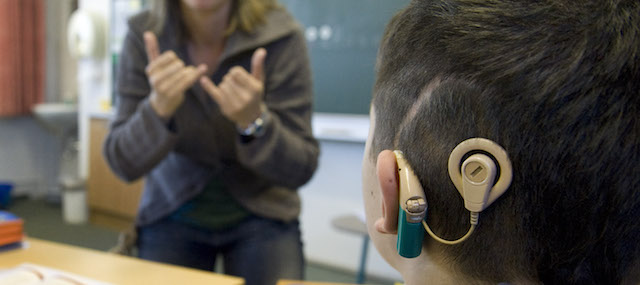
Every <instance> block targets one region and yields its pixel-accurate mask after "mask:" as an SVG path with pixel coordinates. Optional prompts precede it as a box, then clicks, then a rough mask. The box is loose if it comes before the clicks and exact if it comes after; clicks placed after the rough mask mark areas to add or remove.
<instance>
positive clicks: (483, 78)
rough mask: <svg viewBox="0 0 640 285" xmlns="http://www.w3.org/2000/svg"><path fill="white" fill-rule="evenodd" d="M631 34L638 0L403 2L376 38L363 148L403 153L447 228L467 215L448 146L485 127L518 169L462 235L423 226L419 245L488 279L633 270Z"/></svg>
mask: <svg viewBox="0 0 640 285" xmlns="http://www.w3.org/2000/svg"><path fill="white" fill-rule="evenodd" d="M639 47H640V2H638V1H636V0H628V1H624V0H617V1H616V0H600V1H596V0H581V1H560V0H541V1H515V0H490V1H485V0H440V1H434V0H414V1H412V2H411V3H410V4H409V6H408V7H407V8H406V9H404V10H402V11H400V12H399V13H398V14H397V15H396V16H395V17H394V18H393V19H392V21H391V22H390V23H389V25H388V26H387V30H386V32H385V36H384V38H383V42H382V44H381V47H380V51H379V60H378V66H377V69H378V71H377V79H376V85H375V90H374V97H373V108H374V109H375V113H376V120H375V135H374V138H373V141H372V147H371V150H372V152H371V153H369V154H368V155H369V158H370V159H375V154H377V153H379V152H380V151H381V150H383V149H400V150H402V151H403V152H404V153H405V156H406V157H407V160H408V161H409V163H410V164H411V165H412V166H413V168H414V169H415V171H416V174H417V175H418V177H419V179H420V181H421V183H422V185H423V187H424V188H425V194H426V197H427V201H428V203H429V211H428V217H427V221H428V223H429V225H430V226H431V228H432V229H433V230H434V232H436V233H438V234H439V235H440V236H441V237H443V238H448V239H456V238H458V237H460V236H462V235H464V233H465V232H466V231H467V229H468V226H469V220H468V219H469V217H468V212H467V211H466V210H465V209H464V205H463V202H462V198H461V197H460V195H459V194H458V192H457V190H456V189H455V187H454V186H453V184H452V182H451V180H450V178H449V176H448V173H447V160H448V156H449V154H450V153H451V150H452V149H453V148H454V147H455V146H456V145H457V144H458V143H460V142H462V141H463V140H465V139H467V138H472V137H483V138H488V139H491V140H493V141H495V142H497V143H498V144H500V145H501V146H502V147H504V148H505V149H506V150H507V152H508V153H509V157H510V159H511V161H512V164H513V170H514V177H513V183H512V185H511V187H510V188H509V190H507V192H506V193H505V194H504V195H503V196H502V197H501V198H499V199H498V200H497V201H496V202H495V203H494V204H492V206H490V207H489V208H487V209H486V210H484V211H483V212H482V213H481V214H480V224H479V226H478V228H477V229H476V232H475V233H474V234H473V235H472V236H471V237H470V238H469V239H468V240H467V241H465V242H463V243H461V244H459V245H454V246H449V245H442V244H439V243H437V242H435V241H433V240H431V239H430V238H428V237H427V238H426V239H425V243H426V246H427V249H428V250H434V251H438V252H441V253H442V254H443V256H444V257H446V258H447V259H448V260H449V261H450V263H451V264H453V266H454V267H455V268H456V270H459V271H460V272H462V273H463V274H465V275H466V276H468V277H470V278H474V279H478V280H485V281H492V282H501V281H509V280H522V278H524V280H539V281H541V282H543V283H545V284H618V283H620V282H622V281H623V280H624V278H625V276H629V275H630V274H631V273H632V272H631V271H632V270H633V267H634V265H637V262H638V261H639V260H640V259H639V257H640V222H638V218H639V217H640V166H639V162H640V143H639V139H640V49H639ZM434 82H439V84H436V85H435V86H436V88H434V89H433V92H431V95H430V98H429V99H428V100H425V103H424V104H422V103H421V102H422V101H421V99H420V98H421V96H426V95H425V94H424V93H425V88H426V86H429V84H433V83H434ZM412 108H415V110H413V111H414V112H415V113H416V115H415V117H414V118H413V119H409V120H408V121H407V123H406V125H404V126H402V127H401V126H400V125H401V122H403V120H406V118H405V117H406V116H407V114H410V113H412ZM399 130H401V131H399Z"/></svg>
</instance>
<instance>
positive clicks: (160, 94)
mask: <svg viewBox="0 0 640 285" xmlns="http://www.w3.org/2000/svg"><path fill="white" fill-rule="evenodd" d="M144 41H145V47H146V51H147V56H148V58H149V65H147V68H146V73H147V76H148V78H149V82H150V84H151V86H152V89H153V90H152V92H151V97H150V103H151V107H152V108H153V109H154V111H156V113H157V114H158V115H159V116H160V117H162V118H165V119H168V118H170V117H171V116H172V115H173V114H174V113H175V111H176V110H177V109H178V107H179V106H180V105H181V104H182V102H183V101H184V92H185V91H186V90H187V89H188V88H189V87H191V85H193V84H194V83H195V81H196V80H198V79H200V84H201V85H202V87H203V88H204V90H205V91H206V92H207V93H208V94H209V96H211V98H213V100H215V101H216V102H217V103H218V106H220V111H221V112H222V114H223V115H224V116H225V117H227V118H228V119H229V120H231V121H232V122H234V123H235V124H236V126H238V127H241V128H246V127H247V126H249V124H251V123H252V122H253V121H255V120H256V119H257V118H258V117H259V116H260V114H261V113H262V111H263V109H265V108H266V107H265V105H264V102H263V100H262V99H263V94H264V78H265V75H264V60H265V58H266V56H267V51H266V50H265V49H264V48H259V49H257V50H256V51H255V52H254V53H253V56H252V58H251V73H249V72H247V71H246V70H245V69H244V68H242V67H240V66H236V67H233V68H231V70H229V72H228V73H227V74H226V75H225V76H224V77H223V79H222V82H220V84H219V86H216V85H215V84H214V83H213V82H212V81H211V80H210V79H209V78H208V77H207V76H205V72H206V71H207V66H206V65H199V66H198V67H194V66H185V64H184V62H183V61H182V60H180V58H178V56H177V55H176V54H175V53H174V52H173V51H166V52H164V53H162V54H160V52H159V47H158V40H157V38H156V36H155V35H154V34H153V33H152V32H145V33H144Z"/></svg>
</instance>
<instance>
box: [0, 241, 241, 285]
mask: <svg viewBox="0 0 640 285" xmlns="http://www.w3.org/2000/svg"><path fill="white" fill-rule="evenodd" d="M26 245H27V246H26V247H25V248H21V249H13V250H9V251H5V252H0V269H5V268H13V267H16V266H18V265H20V264H22V263H32V264H36V265H41V266H46V267H51V268H53V269H58V270H62V271H66V272H69V273H73V274H77V275H81V276H84V277H87V278H91V279H95V280H98V281H104V282H109V283H113V284H123V285H126V284H220V285H241V284H244V280H243V279H242V278H239V277H232V276H226V275H222V274H217V273H214V272H209V271H203V270H197V269H190V268H185V267H180V266H175V265H168V264H162V263H158V262H152V261H146V260H142V259H138V258H134V257H128V256H122V255H117V254H114V253H107V252H102V251H97V250H92V249H85V248H80V247H76V246H70V245H64V244H60V243H55V242H50V241H45V240H40V239H35V238H28V239H26Z"/></svg>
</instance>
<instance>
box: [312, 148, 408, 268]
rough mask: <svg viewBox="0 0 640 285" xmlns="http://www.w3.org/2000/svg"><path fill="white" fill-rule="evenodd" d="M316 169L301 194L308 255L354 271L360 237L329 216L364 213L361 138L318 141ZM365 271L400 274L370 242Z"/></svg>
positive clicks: (357, 260)
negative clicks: (318, 149)
mask: <svg viewBox="0 0 640 285" xmlns="http://www.w3.org/2000/svg"><path fill="white" fill-rule="evenodd" d="M320 147H321V149H320V150H321V154H320V164H319V167H318V170H317V172H316V174H315V175H314V177H313V178H312V180H311V181H310V182H309V183H307V184H306V185H305V186H304V187H303V188H302V189H300V194H301V196H302V203H303V204H302V206H303V208H302V215H301V225H302V233H303V241H304V243H305V253H306V255H307V259H308V260H310V261H313V262H318V263H322V264H326V265H329V266H334V267H339V268H344V269H347V270H350V271H356V270H357V268H358V265H359V261H360V254H361V248H362V237H361V236H359V235H355V234H351V233H348V232H345V231H341V230H338V229H336V228H334V227H333V226H332V225H331V221H332V219H334V218H335V217H337V216H340V215H345V214H355V215H359V216H362V217H364V202H363V200H362V180H361V173H362V167H361V163H362V157H363V155H364V142H340V141H328V140H321V141H320ZM366 270H367V274H369V275H374V276H378V277H383V278H391V279H396V280H401V277H400V274H399V273H398V272H397V271H396V270H395V269H393V268H392V267H391V266H390V265H388V264H387V263H386V262H385V261H384V259H383V258H382V257H381V256H380V255H379V254H378V252H377V251H376V249H375V247H374V246H373V243H370V244H369V250H368V256H367V263H366Z"/></svg>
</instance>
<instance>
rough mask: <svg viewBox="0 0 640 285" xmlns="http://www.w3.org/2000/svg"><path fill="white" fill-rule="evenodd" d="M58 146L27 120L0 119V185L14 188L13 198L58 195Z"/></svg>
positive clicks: (46, 133)
mask: <svg viewBox="0 0 640 285" xmlns="http://www.w3.org/2000/svg"><path fill="white" fill-rule="evenodd" d="M59 155H60V142H59V141H58V139H57V138H56V137H55V136H53V135H51V134H50V133H49V132H47V131H46V130H45V129H44V128H43V127H41V126H40V125H39V124H38V123H37V122H36V120H35V119H33V118H32V117H30V116H23V117H15V118H2V119H0V181H9V182H11V183H14V184H15V189H14V193H13V194H14V195H28V196H32V197H43V196H47V195H48V196H49V197H50V198H53V199H55V198H56V196H57V195H58V194H59V192H58V191H59V190H58V188H57V185H56V180H57V179H56V177H57V175H58V162H59V159H60V156H59Z"/></svg>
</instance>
